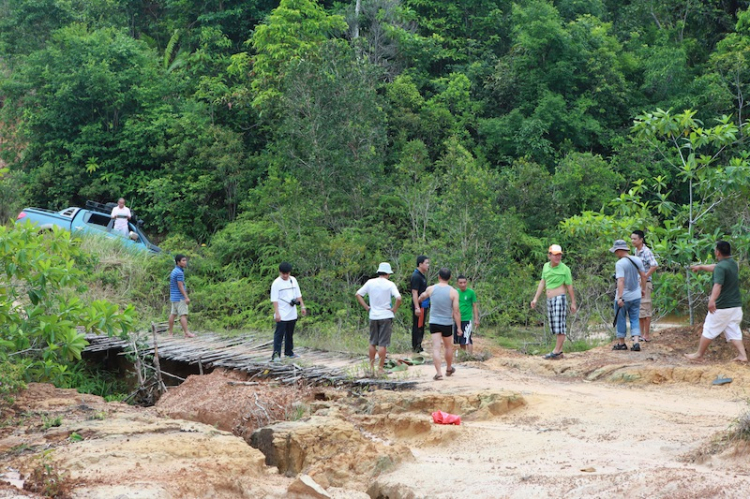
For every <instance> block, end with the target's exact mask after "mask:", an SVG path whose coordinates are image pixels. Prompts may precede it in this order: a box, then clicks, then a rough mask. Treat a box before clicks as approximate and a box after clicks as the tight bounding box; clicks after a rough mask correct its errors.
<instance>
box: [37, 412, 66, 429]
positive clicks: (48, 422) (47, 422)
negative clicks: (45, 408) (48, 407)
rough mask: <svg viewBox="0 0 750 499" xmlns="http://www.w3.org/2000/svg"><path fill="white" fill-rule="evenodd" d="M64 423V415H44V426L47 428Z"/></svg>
mask: <svg viewBox="0 0 750 499" xmlns="http://www.w3.org/2000/svg"><path fill="white" fill-rule="evenodd" d="M61 425H62V417H60V416H57V417H54V418H51V417H48V416H47V415H44V414H43V415H42V428H43V429H45V430H49V429H50V428H57V427H58V426H61Z"/></svg>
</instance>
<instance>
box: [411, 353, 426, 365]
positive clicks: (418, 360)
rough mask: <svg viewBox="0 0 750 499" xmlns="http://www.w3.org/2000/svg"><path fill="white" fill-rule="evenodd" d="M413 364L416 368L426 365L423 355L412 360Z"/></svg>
mask: <svg viewBox="0 0 750 499" xmlns="http://www.w3.org/2000/svg"><path fill="white" fill-rule="evenodd" d="M411 362H412V364H414V365H415V366H421V365H422V364H424V362H425V358H424V356H423V355H415V356H414V357H412V358H411Z"/></svg>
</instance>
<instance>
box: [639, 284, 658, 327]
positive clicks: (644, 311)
mask: <svg viewBox="0 0 750 499" xmlns="http://www.w3.org/2000/svg"><path fill="white" fill-rule="evenodd" d="M653 291H654V284H653V283H652V282H651V281H648V282H647V283H646V294H645V295H644V296H643V298H641V311H640V312H639V313H638V317H639V318H641V319H645V318H646V317H651V314H653V309H652V308H651V293H652V292H653Z"/></svg>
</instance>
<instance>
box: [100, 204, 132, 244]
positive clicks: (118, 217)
mask: <svg viewBox="0 0 750 499" xmlns="http://www.w3.org/2000/svg"><path fill="white" fill-rule="evenodd" d="M110 206H111V205H110ZM105 213H106V212H105ZM110 216H111V217H112V219H113V220H114V221H115V226H114V229H115V231H117V232H120V233H121V234H123V235H124V236H125V237H128V234H130V228H129V227H128V222H129V221H130V217H131V216H132V214H131V213H130V208H128V207H127V206H125V198H120V199H118V200H117V206H115V207H114V208H112V214H111V215H110Z"/></svg>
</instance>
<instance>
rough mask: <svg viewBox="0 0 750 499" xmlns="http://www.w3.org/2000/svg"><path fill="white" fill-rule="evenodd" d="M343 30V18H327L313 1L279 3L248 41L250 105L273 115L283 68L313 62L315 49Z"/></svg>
mask: <svg viewBox="0 0 750 499" xmlns="http://www.w3.org/2000/svg"><path fill="white" fill-rule="evenodd" d="M345 29H346V21H344V18H343V17H341V16H337V15H329V14H328V13H326V12H325V10H324V9H323V8H322V7H321V6H319V5H318V4H317V2H315V1H311V0H281V2H279V6H278V7H277V8H276V9H274V10H273V12H272V13H271V15H269V16H268V18H267V20H266V22H265V23H263V24H261V25H259V26H257V27H256V29H255V31H254V32H253V36H252V38H251V43H252V46H253V49H254V50H255V52H256V55H255V57H254V60H253V73H254V76H255V77H254V78H253V80H252V88H253V90H254V92H255V98H254V105H255V106H257V107H259V108H261V109H268V110H269V111H271V112H273V111H274V110H275V107H274V105H275V104H276V102H274V101H275V100H276V99H277V98H278V97H280V89H279V86H280V85H279V82H280V80H281V78H283V75H284V73H285V71H286V68H287V67H294V65H296V64H297V63H298V62H302V61H305V60H308V59H309V58H312V59H315V58H316V52H317V49H318V48H319V46H320V45H322V44H323V42H325V41H326V40H327V39H329V38H330V37H332V36H336V35H337V34H339V33H341V32H343V31H344V30H345Z"/></svg>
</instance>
